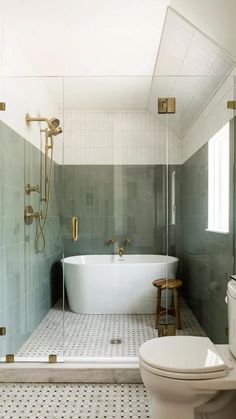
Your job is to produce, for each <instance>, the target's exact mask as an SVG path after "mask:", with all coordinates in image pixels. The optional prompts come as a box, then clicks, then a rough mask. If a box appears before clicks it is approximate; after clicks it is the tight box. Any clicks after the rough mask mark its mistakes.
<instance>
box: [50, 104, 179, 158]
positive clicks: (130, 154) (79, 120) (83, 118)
mask: <svg viewBox="0 0 236 419" xmlns="http://www.w3.org/2000/svg"><path fill="white" fill-rule="evenodd" d="M64 130H65V132H64V141H65V144H64V146H65V153H64V163H65V164H164V163H165V162H166V161H167V160H166V158H167V147H168V150H169V153H168V154H169V161H170V162H171V163H172V164H178V163H179V159H180V140H179V139H178V137H176V136H175V135H174V134H173V133H171V132H169V133H168V134H167V130H166V127H165V126H164V125H163V124H162V122H160V121H159V120H158V119H157V118H155V117H154V116H153V115H151V114H150V113H149V112H147V111H137V110H117V111H109V110H108V111H88V110H86V111H83V110H75V109H74V110H66V111H65V113H64ZM167 137H169V138H167ZM168 143H169V145H168ZM57 151H58V153H59V154H61V151H60V150H59V149H58V150H57ZM57 151H56V153H57ZM59 157H60V156H58V155H56V159H57V160H58V159H59Z"/></svg>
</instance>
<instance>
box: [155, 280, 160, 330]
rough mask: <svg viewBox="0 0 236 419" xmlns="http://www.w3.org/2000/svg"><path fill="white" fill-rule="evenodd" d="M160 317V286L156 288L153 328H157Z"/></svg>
mask: <svg viewBox="0 0 236 419" xmlns="http://www.w3.org/2000/svg"><path fill="white" fill-rule="evenodd" d="M160 317H161V288H157V307H156V323H155V329H157V327H158V324H159V320H160Z"/></svg>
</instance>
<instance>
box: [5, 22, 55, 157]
mask: <svg viewBox="0 0 236 419" xmlns="http://www.w3.org/2000/svg"><path fill="white" fill-rule="evenodd" d="M56 82H57V84H58V91H59V92H61V93H62V79H61V80H60V79H59V78H58V79H57V81H56ZM49 84H50V79H46V78H42V77H35V71H34V69H33V68H32V66H31V65H30V63H29V61H28V58H27V57H26V56H25V55H24V54H23V52H22V50H21V48H20V46H19V45H18V42H17V40H16V39H15V38H14V36H13V35H12V34H11V32H10V31H9V29H8V28H7V27H6V25H5V24H4V23H3V22H1V21H0V100H1V101H4V102H6V111H4V112H0V119H1V120H2V121H4V122H5V123H6V124H7V125H9V126H10V127H11V128H12V129H14V130H15V131H16V132H18V133H19V134H20V135H22V136H23V137H24V138H25V139H27V140H28V141H29V142H31V143H32V144H33V145H35V146H36V147H37V148H39V149H40V148H41V142H40V125H39V124H38V123H33V124H32V125H31V126H30V127H28V126H27V125H26V123H25V114H26V113H27V112H28V113H29V114H31V115H32V116H39V115H43V116H48V117H50V116H57V113H58V104H57V100H56V99H55V98H54V97H52V95H51V94H50V90H49V88H50V86H49ZM54 84H55V81H54ZM57 139H58V140H57V142H61V144H62V136H61V138H60V139H59V137H57ZM57 154H58V153H57Z"/></svg>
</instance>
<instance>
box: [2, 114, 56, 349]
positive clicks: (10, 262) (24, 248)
mask: <svg viewBox="0 0 236 419" xmlns="http://www.w3.org/2000/svg"><path fill="white" fill-rule="evenodd" d="M41 158H42V155H41V153H40V151H39V150H38V149H36V148H35V147H34V146H33V145H31V144H30V143H28V142H27V141H26V140H25V139H24V138H22V137H21V136H20V135H19V134H17V133H16V132H15V131H13V130H12V129H11V128H9V127H8V126H7V125H6V124H4V123H3V122H0V229H1V234H0V290H1V292H0V324H1V325H2V326H6V327H7V335H6V336H5V337H1V340H0V345H1V346H0V355H4V354H5V353H16V351H17V349H18V348H19V346H20V345H21V344H22V343H23V342H24V341H25V339H26V338H27V337H28V336H29V334H31V333H32V331H33V330H34V329H35V328H36V327H37V325H38V324H39V322H40V321H41V320H42V318H43V317H44V316H45V315H46V313H47V312H48V309H49V308H50V307H51V295H52V293H51V282H50V281H51V280H50V270H51V267H52V265H53V263H54V261H56V260H58V259H60V257H61V255H62V237H61V228H60V222H59V211H58V208H59V202H58V198H57V196H56V193H55V187H56V183H57V184H58V185H57V190H60V186H59V183H60V176H61V173H60V170H59V167H58V166H57V165H56V164H54V170H53V172H54V176H53V182H52V195H51V203H50V207H49V217H48V223H47V228H46V247H45V251H44V252H43V253H42V254H38V255H36V254H35V251H34V233H35V223H34V224H33V225H31V226H26V225H25V223H24V206H25V204H27V205H28V204H31V205H32V206H33V208H34V209H35V210H37V209H38V204H39V194H36V193H34V194H31V195H30V196H26V195H25V192H24V187H25V184H26V183H31V184H37V183H39V179H40V160H41ZM42 355H43V354H42ZM45 355H47V354H45Z"/></svg>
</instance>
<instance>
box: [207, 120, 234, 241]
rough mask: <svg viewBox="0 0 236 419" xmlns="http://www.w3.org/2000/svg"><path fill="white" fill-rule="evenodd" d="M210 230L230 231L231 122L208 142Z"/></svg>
mask: <svg viewBox="0 0 236 419" xmlns="http://www.w3.org/2000/svg"><path fill="white" fill-rule="evenodd" d="M208 230H210V231H215V232H219V233H228V232H229V123H227V124H226V125H225V126H224V127H223V128H221V130H220V131H218V132H217V133H216V134H215V135H214V136H213V137H212V138H211V139H210V140H209V142H208Z"/></svg>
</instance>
